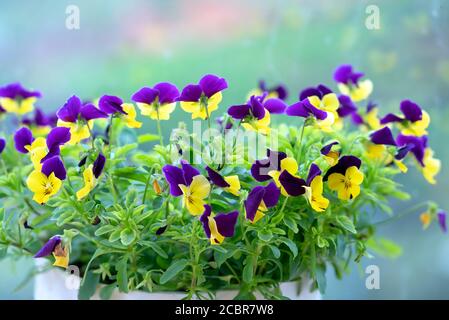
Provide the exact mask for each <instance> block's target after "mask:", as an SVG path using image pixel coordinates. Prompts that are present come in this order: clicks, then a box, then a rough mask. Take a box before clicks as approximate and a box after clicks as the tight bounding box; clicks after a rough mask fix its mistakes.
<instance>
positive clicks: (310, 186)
mask: <svg viewBox="0 0 449 320" xmlns="http://www.w3.org/2000/svg"><path fill="white" fill-rule="evenodd" d="M306 184H307V186H306V187H305V189H306V193H305V195H306V199H307V201H308V202H309V204H310V206H311V207H312V209H313V210H315V211H317V212H323V211H325V210H326V209H327V207H328V206H329V200H328V199H326V198H325V197H323V177H322V176H321V170H320V168H319V167H318V166H317V165H316V164H314V163H312V165H311V166H310V169H309V174H308V176H307V181H306Z"/></svg>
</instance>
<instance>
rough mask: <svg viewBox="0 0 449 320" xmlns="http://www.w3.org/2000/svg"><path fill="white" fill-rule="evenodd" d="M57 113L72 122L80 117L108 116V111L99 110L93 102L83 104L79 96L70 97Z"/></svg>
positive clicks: (96, 117)
mask: <svg viewBox="0 0 449 320" xmlns="http://www.w3.org/2000/svg"><path fill="white" fill-rule="evenodd" d="M56 114H57V116H58V118H59V119H61V120H62V121H64V122H71V123H76V122H77V121H78V119H79V118H82V119H84V120H86V121H89V120H93V119H99V118H107V117H108V115H107V114H106V113H104V112H102V111H100V110H98V109H97V108H96V107H95V106H94V105H93V104H92V103H87V104H84V105H83V103H82V102H81V99H80V98H78V97H77V96H72V97H70V98H69V99H68V100H67V102H66V103H65V104H64V105H63V106H62V107H61V108H60V109H59V110H58V112H57V113H56Z"/></svg>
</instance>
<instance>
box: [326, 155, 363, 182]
mask: <svg viewBox="0 0 449 320" xmlns="http://www.w3.org/2000/svg"><path fill="white" fill-rule="evenodd" d="M361 165H362V161H361V160H360V159H359V158H357V157H355V156H343V157H341V158H340V159H339V160H338V163H337V164H336V165H335V166H333V167H331V168H329V170H327V172H326V174H325V175H324V178H323V180H324V181H327V178H328V177H329V176H330V175H331V174H332V173H341V174H342V175H345V173H346V170H347V169H348V168H350V167H353V166H355V167H357V169H360V166H361Z"/></svg>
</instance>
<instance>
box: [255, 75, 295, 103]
mask: <svg viewBox="0 0 449 320" xmlns="http://www.w3.org/2000/svg"><path fill="white" fill-rule="evenodd" d="M259 89H260V90H261V91H262V92H268V93H271V92H275V93H276V94H277V97H278V98H279V99H281V100H285V99H287V97H288V91H287V88H286V87H285V86H284V85H282V84H280V85H278V86H274V87H271V88H268V87H267V85H266V83H265V81H264V80H260V81H259Z"/></svg>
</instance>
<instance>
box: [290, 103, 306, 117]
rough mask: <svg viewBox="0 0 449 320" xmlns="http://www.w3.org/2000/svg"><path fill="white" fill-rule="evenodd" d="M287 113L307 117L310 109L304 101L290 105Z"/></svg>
mask: <svg viewBox="0 0 449 320" xmlns="http://www.w3.org/2000/svg"><path fill="white" fill-rule="evenodd" d="M286 114H287V115H289V116H295V117H303V118H307V117H308V116H309V109H307V108H306V107H305V105H304V103H303V102H302V101H299V102H297V103H295V104H292V105H291V106H289V107H288V108H287V110H286Z"/></svg>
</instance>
